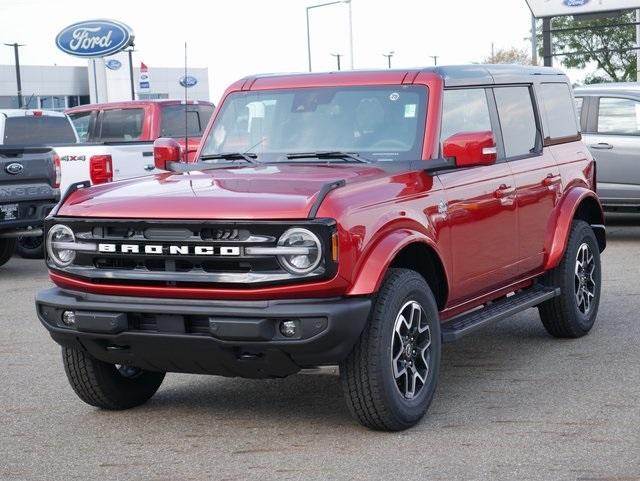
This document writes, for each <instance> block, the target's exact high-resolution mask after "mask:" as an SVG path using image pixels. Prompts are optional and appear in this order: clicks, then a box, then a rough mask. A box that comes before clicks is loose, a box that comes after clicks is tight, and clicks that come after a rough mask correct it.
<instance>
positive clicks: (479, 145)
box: [442, 130, 497, 167]
mask: <svg viewBox="0 0 640 481" xmlns="http://www.w3.org/2000/svg"><path fill="white" fill-rule="evenodd" d="M442 154H443V156H444V157H445V158H447V159H453V161H454V163H455V166H456V167H474V166H476V165H492V164H495V163H496V159H497V151H496V141H495V138H494V136H493V132H491V131H489V130H487V131H482V132H461V133H458V134H454V135H452V136H451V137H449V138H447V139H446V140H445V141H444V142H443V145H442Z"/></svg>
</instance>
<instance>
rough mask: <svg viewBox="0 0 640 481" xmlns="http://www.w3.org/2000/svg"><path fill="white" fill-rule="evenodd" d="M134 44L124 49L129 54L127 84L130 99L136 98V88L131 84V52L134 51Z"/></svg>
mask: <svg viewBox="0 0 640 481" xmlns="http://www.w3.org/2000/svg"><path fill="white" fill-rule="evenodd" d="M134 47H135V46H134V45H133V44H131V45H129V48H128V49H127V50H126V51H127V53H128V54H129V84H130V85H131V100H135V99H136V90H135V88H134V86H133V52H135V48H134Z"/></svg>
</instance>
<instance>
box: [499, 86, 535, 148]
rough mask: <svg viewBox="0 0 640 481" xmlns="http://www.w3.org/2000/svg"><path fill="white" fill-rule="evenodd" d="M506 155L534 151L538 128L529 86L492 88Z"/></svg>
mask: <svg viewBox="0 0 640 481" xmlns="http://www.w3.org/2000/svg"><path fill="white" fill-rule="evenodd" d="M494 95H495V97H496V105H497V107H498V116H499V117H500V127H501V128H502V138H503V142H504V151H505V156H506V157H517V156H523V155H529V154H531V153H533V152H535V151H536V143H537V142H536V141H537V138H538V129H537V126H536V116H535V112H534V110H533V102H532V101H531V92H530V91H529V87H500V88H496V89H494Z"/></svg>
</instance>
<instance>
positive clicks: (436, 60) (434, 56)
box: [427, 55, 440, 65]
mask: <svg viewBox="0 0 640 481" xmlns="http://www.w3.org/2000/svg"><path fill="white" fill-rule="evenodd" d="M427 57H429V58H432V59H433V65H438V57H440V55H427Z"/></svg>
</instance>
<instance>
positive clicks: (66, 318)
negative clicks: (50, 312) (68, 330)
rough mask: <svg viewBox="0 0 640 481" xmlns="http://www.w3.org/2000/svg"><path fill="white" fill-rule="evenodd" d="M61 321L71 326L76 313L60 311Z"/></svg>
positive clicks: (74, 321) (74, 320)
mask: <svg viewBox="0 0 640 481" xmlns="http://www.w3.org/2000/svg"><path fill="white" fill-rule="evenodd" d="M62 322H63V323H64V325H65V326H69V327H73V326H75V325H76V313H75V312H73V311H64V312H63V313H62Z"/></svg>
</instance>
